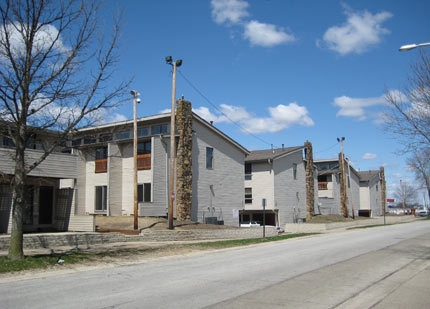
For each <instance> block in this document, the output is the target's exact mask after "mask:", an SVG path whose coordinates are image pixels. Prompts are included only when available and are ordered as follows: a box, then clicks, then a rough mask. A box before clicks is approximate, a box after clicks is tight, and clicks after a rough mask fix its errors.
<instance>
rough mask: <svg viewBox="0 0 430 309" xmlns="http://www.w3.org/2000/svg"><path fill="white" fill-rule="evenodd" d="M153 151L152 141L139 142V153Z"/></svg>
mask: <svg viewBox="0 0 430 309" xmlns="http://www.w3.org/2000/svg"><path fill="white" fill-rule="evenodd" d="M148 153H151V141H146V142H140V143H138V144H137V154H138V155H140V154H148Z"/></svg>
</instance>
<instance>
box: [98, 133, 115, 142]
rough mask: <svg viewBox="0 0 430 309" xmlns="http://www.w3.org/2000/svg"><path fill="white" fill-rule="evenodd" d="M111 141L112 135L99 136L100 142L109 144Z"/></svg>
mask: <svg viewBox="0 0 430 309" xmlns="http://www.w3.org/2000/svg"><path fill="white" fill-rule="evenodd" d="M111 140H112V134H103V135H100V137H99V141H100V142H110V141H111Z"/></svg>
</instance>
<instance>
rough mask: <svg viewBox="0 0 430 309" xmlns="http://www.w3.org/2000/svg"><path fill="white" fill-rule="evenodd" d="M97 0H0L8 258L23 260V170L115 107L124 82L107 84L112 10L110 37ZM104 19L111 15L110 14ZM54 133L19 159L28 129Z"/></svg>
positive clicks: (113, 37)
mask: <svg viewBox="0 0 430 309" xmlns="http://www.w3.org/2000/svg"><path fill="white" fill-rule="evenodd" d="M100 10H101V6H100V1H99V0H3V1H2V2H1V4H0V19H1V28H0V117H1V118H0V119H1V120H2V126H3V124H4V127H5V131H6V132H7V134H8V136H9V137H10V138H11V139H12V140H13V142H14V144H15V157H14V159H15V163H16V164H15V175H14V177H13V178H12V180H11V182H12V183H11V186H12V192H13V193H12V230H11V240H10V246H9V255H8V256H9V258H10V259H13V260H16V259H22V258H23V257H24V254H23V208H24V205H25V200H26V194H25V185H26V182H27V175H28V174H29V173H30V172H31V171H32V170H33V169H34V168H36V167H37V166H38V165H39V164H40V163H41V162H42V161H44V160H45V159H46V158H47V157H48V156H49V155H50V154H51V152H52V151H53V150H54V149H55V148H56V147H57V146H58V145H60V144H61V143H64V141H65V138H66V136H67V135H68V134H69V133H70V132H71V130H72V129H74V128H76V127H79V126H84V125H89V124H91V123H93V122H94V121H96V120H97V117H98V116H100V113H101V112H102V111H103V109H107V108H112V107H116V106H117V105H118V104H119V103H121V102H122V101H121V99H122V98H124V95H125V91H126V89H127V88H128V85H129V84H130V81H126V82H121V83H119V84H109V85H108V83H109V82H110V78H111V77H112V73H113V70H114V68H115V65H116V63H117V62H118V55H117V54H116V49H117V47H118V44H119V43H118V40H119V17H120V16H119V15H116V16H114V18H113V19H112V20H113V21H112V29H109V34H110V37H109V39H108V40H106V39H105V38H104V37H103V33H105V29H103V28H102V26H105V25H102V24H101V19H100V13H101V12H100ZM109 22H111V20H110V19H109ZM46 130H49V131H50V132H51V133H53V135H54V136H55V139H53V140H51V141H50V143H49V144H45V145H44V151H43V153H42V155H41V156H40V157H39V158H38V159H37V160H35V161H32V162H26V159H25V156H24V154H25V150H26V141H27V139H29V138H30V137H31V135H32V134H34V133H35V132H36V133H37V132H40V131H43V132H45V131H46Z"/></svg>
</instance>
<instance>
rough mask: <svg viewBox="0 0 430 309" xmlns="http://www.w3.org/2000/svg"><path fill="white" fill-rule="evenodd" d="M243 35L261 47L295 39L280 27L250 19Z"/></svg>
mask: <svg viewBox="0 0 430 309" xmlns="http://www.w3.org/2000/svg"><path fill="white" fill-rule="evenodd" d="M244 37H245V38H246V39H248V40H249V41H250V42H251V44H252V45H258V46H263V47H272V46H275V45H279V44H284V43H288V42H291V41H294V40H295V38H294V36H293V35H291V34H288V33H286V32H285V31H284V30H283V29H282V28H279V27H276V26H275V25H271V24H265V23H260V22H258V21H256V20H252V21H250V22H248V23H247V24H246V25H245V32H244Z"/></svg>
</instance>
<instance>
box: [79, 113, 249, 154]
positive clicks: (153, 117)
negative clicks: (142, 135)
mask: <svg viewBox="0 0 430 309" xmlns="http://www.w3.org/2000/svg"><path fill="white" fill-rule="evenodd" d="M192 116H193V119H194V120H196V121H198V122H199V123H201V124H202V125H204V126H205V127H207V128H209V129H210V130H212V131H213V132H215V133H216V134H218V135H220V136H221V137H223V138H224V139H225V140H227V141H229V142H230V143H231V144H233V145H234V146H236V147H237V148H239V149H240V150H241V151H242V152H244V153H245V154H247V155H248V154H249V153H250V151H249V150H248V149H246V148H245V147H243V146H242V145H241V144H239V143H238V142H236V141H235V140H234V139H232V138H231V137H229V136H228V135H227V134H225V133H224V132H222V131H221V130H219V129H217V128H216V127H215V126H213V125H211V124H210V123H209V122H207V121H206V120H204V119H203V118H201V117H200V116H198V115H197V114H196V113H194V112H192ZM170 117H171V114H170V112H168V113H162V114H157V115H151V116H146V117H141V118H138V119H137V122H138V123H139V122H145V121H151V120H159V119H163V118H166V119H169V121H170ZM133 122H134V121H133V120H124V121H118V122H112V123H108V124H103V125H96V126H91V127H86V128H81V129H77V130H75V132H76V133H81V132H87V131H92V130H99V129H106V128H110V127H117V126H127V125H133Z"/></svg>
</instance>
